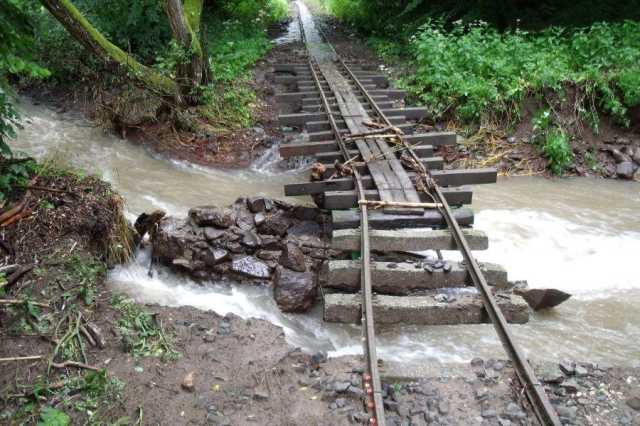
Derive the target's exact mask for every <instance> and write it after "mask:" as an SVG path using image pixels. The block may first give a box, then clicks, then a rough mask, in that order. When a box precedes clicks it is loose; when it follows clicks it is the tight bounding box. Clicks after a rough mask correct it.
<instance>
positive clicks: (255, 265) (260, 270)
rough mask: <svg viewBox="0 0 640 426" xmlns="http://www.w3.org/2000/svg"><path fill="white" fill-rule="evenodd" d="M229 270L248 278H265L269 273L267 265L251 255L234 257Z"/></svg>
mask: <svg viewBox="0 0 640 426" xmlns="http://www.w3.org/2000/svg"><path fill="white" fill-rule="evenodd" d="M231 270H232V271H233V272H237V273H239V274H242V275H245V276H247V277H250V278H258V279H267V278H269V276H270V275H271V271H270V270H269V267H268V266H267V265H265V264H264V263H263V262H261V261H259V260H258V259H256V258H255V257H253V256H245V257H240V258H237V259H234V260H233V262H232V263H231Z"/></svg>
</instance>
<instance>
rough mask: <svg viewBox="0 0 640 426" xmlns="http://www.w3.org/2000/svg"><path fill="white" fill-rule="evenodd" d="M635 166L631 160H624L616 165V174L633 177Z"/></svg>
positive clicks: (621, 176)
mask: <svg viewBox="0 0 640 426" xmlns="http://www.w3.org/2000/svg"><path fill="white" fill-rule="evenodd" d="M633 172H634V167H633V163H632V162H631V161H623V162H622V163H620V164H618V165H617V166H616V175H617V176H618V177H619V178H622V179H633Z"/></svg>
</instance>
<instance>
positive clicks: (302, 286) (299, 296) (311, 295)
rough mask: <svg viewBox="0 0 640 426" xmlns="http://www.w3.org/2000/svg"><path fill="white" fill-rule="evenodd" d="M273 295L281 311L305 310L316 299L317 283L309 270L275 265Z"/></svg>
mask: <svg viewBox="0 0 640 426" xmlns="http://www.w3.org/2000/svg"><path fill="white" fill-rule="evenodd" d="M273 286H274V287H273V297H274V299H275V301H276V303H277V304H278V307H279V308H280V310H281V311H282V312H306V311H308V310H309V309H311V307H312V306H313V304H314V303H315V301H316V296H317V285H316V282H315V280H314V274H313V273H311V272H295V271H291V270H289V269H286V268H282V267H277V268H276V274H275V279H274V283H273Z"/></svg>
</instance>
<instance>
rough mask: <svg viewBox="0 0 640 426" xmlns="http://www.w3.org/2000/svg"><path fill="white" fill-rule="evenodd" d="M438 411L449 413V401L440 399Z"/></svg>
mask: <svg viewBox="0 0 640 426" xmlns="http://www.w3.org/2000/svg"><path fill="white" fill-rule="evenodd" d="M438 412H439V413H440V414H442V415H445V414H447V413H449V403H448V402H446V401H440V403H439V404H438Z"/></svg>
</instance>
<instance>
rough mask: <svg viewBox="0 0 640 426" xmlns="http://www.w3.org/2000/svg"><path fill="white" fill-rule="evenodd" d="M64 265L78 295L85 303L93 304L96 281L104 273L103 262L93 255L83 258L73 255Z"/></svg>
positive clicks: (97, 281) (98, 280)
mask: <svg viewBox="0 0 640 426" xmlns="http://www.w3.org/2000/svg"><path fill="white" fill-rule="evenodd" d="M66 266H67V270H68V271H69V276H70V278H71V279H72V280H73V281H74V282H75V283H76V285H77V286H78V288H79V293H78V295H79V296H80V297H81V298H82V300H83V301H84V303H85V304H87V305H91V304H93V302H94V300H95V296H96V293H97V291H98V289H97V286H98V283H99V282H100V280H101V279H102V277H103V276H104V274H105V273H106V268H105V265H104V263H102V262H100V261H98V260H96V259H94V258H93V257H89V258H83V257H80V256H77V255H74V256H73V257H71V259H70V260H69V262H68V263H67V264H66Z"/></svg>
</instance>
